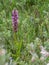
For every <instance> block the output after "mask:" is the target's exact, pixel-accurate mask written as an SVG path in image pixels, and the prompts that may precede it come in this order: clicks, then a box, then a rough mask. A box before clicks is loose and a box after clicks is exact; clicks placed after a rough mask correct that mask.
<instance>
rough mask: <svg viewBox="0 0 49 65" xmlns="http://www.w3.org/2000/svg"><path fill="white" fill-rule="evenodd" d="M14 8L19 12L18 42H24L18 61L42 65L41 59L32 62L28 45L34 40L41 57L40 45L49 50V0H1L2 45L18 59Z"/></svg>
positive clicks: (0, 39)
mask: <svg viewBox="0 0 49 65" xmlns="http://www.w3.org/2000/svg"><path fill="white" fill-rule="evenodd" d="M14 8H16V9H17V10H18V14H19V19H18V31H17V33H16V37H17V41H18V43H21V44H22V45H21V50H20V51H21V53H20V56H19V59H18V61H17V62H18V63H19V65H41V63H42V62H40V61H39V60H38V61H36V62H35V63H34V64H32V63H31V62H30V59H31V55H30V53H29V52H28V50H27V48H26V46H27V45H28V44H30V43H31V42H33V43H34V44H35V50H36V53H37V54H38V56H39V57H40V56H41V55H40V54H39V52H40V50H39V48H38V45H42V46H46V49H47V51H49V48H48V46H49V0H0V45H1V46H2V45H4V48H5V49H6V50H7V51H8V53H11V54H10V56H12V57H13V59H14V61H16V59H17V58H16V53H17V50H16V44H15V43H14V40H13V34H14V33H13V30H12V10H13V9H14ZM36 38H38V40H36ZM40 41H41V42H40ZM18 47H20V46H18ZM43 65H44V64H43Z"/></svg>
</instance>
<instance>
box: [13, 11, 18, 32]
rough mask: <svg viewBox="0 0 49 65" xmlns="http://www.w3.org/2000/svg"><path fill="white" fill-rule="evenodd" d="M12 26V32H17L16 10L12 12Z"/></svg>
mask: <svg viewBox="0 0 49 65" xmlns="http://www.w3.org/2000/svg"><path fill="white" fill-rule="evenodd" d="M12 25H13V30H14V32H17V28H18V11H17V10H13V11H12Z"/></svg>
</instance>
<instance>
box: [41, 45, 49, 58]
mask: <svg viewBox="0 0 49 65" xmlns="http://www.w3.org/2000/svg"><path fill="white" fill-rule="evenodd" d="M40 49H41V52H40V53H41V54H42V55H43V56H45V57H48V56H49V52H47V51H46V50H45V48H44V47H43V46H40Z"/></svg>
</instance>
